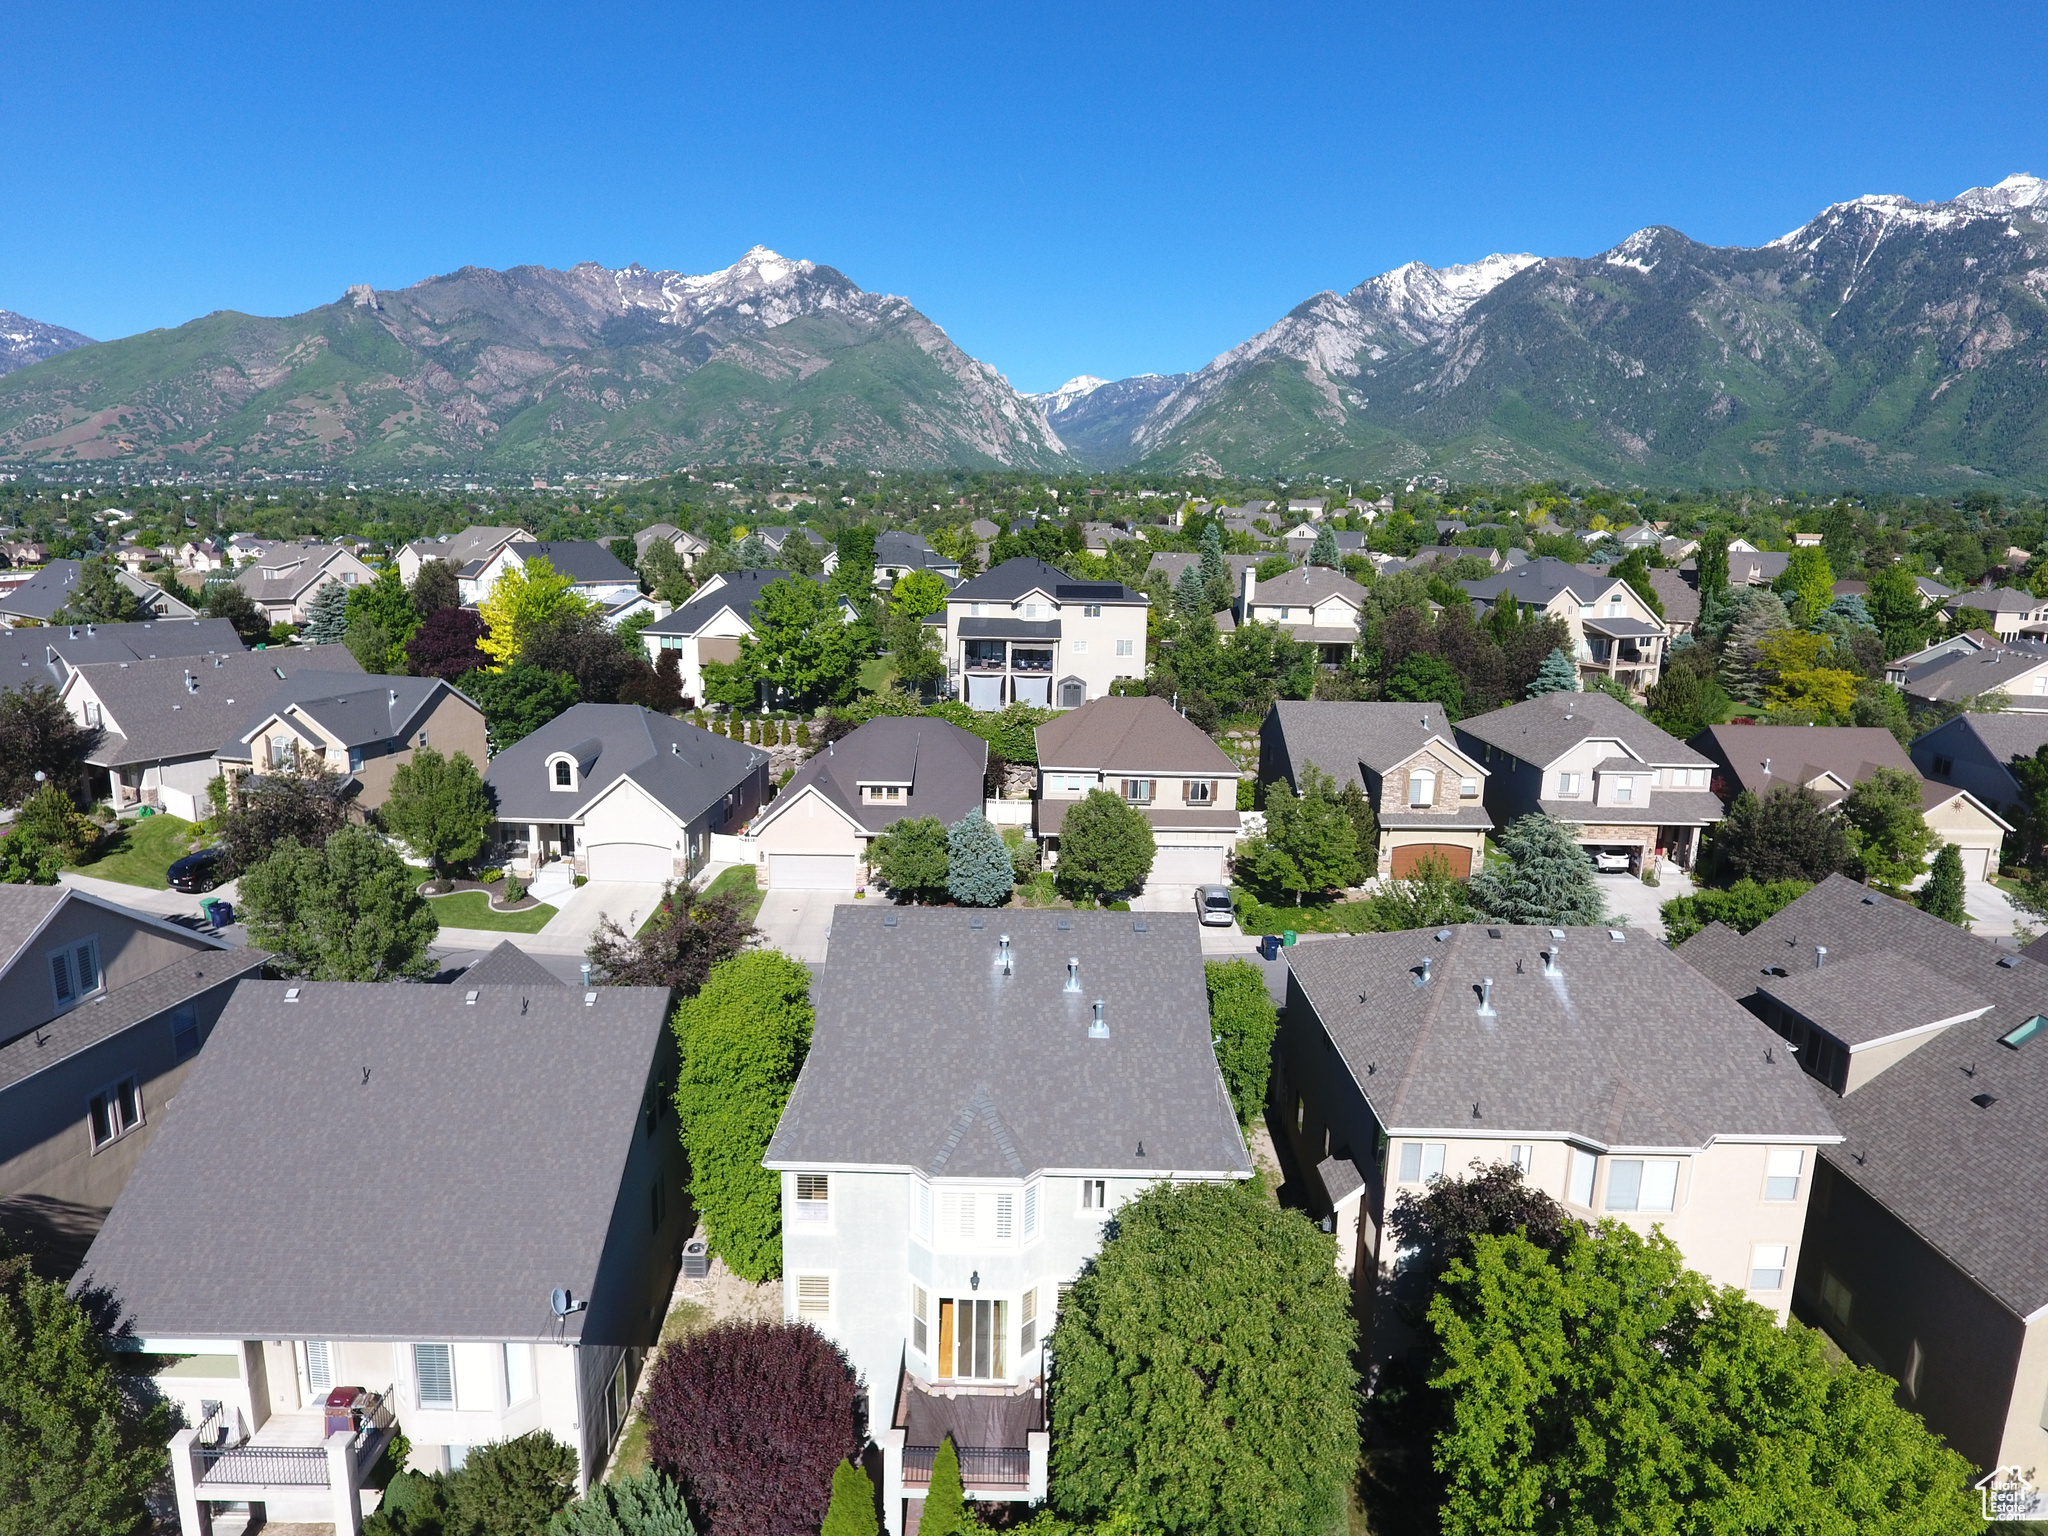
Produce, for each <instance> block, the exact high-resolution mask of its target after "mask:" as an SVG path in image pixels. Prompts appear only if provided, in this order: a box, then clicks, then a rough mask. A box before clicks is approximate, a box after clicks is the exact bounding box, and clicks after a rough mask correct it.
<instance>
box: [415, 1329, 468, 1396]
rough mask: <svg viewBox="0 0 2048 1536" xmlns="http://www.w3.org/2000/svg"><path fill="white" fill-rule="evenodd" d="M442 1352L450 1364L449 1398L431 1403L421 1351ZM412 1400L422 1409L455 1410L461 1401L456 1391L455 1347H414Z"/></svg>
mask: <svg viewBox="0 0 2048 1536" xmlns="http://www.w3.org/2000/svg"><path fill="white" fill-rule="evenodd" d="M423 1349H438V1350H441V1351H442V1352H443V1354H444V1357H445V1358H446V1360H447V1362H448V1396H447V1397H446V1398H441V1397H436V1398H433V1399H432V1400H431V1401H430V1400H429V1399H428V1397H427V1395H426V1381H425V1377H424V1374H423V1373H422V1371H421V1370H420V1351H421V1350H423ZM412 1399H413V1401H414V1402H415V1403H417V1404H419V1406H420V1407H422V1408H453V1407H454V1406H455V1405H456V1403H457V1402H458V1401H460V1399H459V1398H458V1397H457V1395H456V1391H455V1346H454V1345H453V1344H415V1345H413V1347H412Z"/></svg>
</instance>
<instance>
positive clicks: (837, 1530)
mask: <svg viewBox="0 0 2048 1536" xmlns="http://www.w3.org/2000/svg"><path fill="white" fill-rule="evenodd" d="M926 1508H927V1509H929V1508H930V1505H929V1504H927V1505H926ZM880 1526H881V1522H880V1521H878V1520H877V1519H876V1518H875V1485H874V1482H873V1480H872V1479H870V1478H869V1476H868V1475H867V1473H865V1472H863V1471H862V1470H861V1469H860V1468H859V1467H856V1466H855V1465H854V1464H853V1463H852V1462H850V1461H842V1462H841V1463H839V1465H838V1466H836V1467H834V1468H833V1469H832V1504H831V1507H830V1508H829V1509H827V1510H826V1511H825V1524H824V1526H823V1528H822V1529H820V1531H819V1532H818V1536H877V1532H878V1531H879V1530H880ZM918 1529H919V1530H920V1531H922V1530H923V1529H924V1527H923V1526H922V1525H920V1526H919V1527H918Z"/></svg>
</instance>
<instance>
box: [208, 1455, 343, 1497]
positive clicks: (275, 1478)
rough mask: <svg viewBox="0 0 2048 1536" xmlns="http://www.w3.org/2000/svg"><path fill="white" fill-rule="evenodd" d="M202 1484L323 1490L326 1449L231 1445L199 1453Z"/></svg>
mask: <svg viewBox="0 0 2048 1536" xmlns="http://www.w3.org/2000/svg"><path fill="white" fill-rule="evenodd" d="M199 1481H200V1482H201V1483H202V1484H223V1483H232V1484H234V1485H236V1486H237V1487H266V1488H325V1487H326V1486H327V1448H326V1447H325V1446H322V1445H247V1444H244V1445H231V1446H228V1447H226V1448H225V1449H223V1450H202V1451H200V1452H199Z"/></svg>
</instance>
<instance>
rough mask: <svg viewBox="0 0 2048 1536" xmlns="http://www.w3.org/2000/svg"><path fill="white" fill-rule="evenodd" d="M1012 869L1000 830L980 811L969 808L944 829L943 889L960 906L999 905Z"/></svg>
mask: <svg viewBox="0 0 2048 1536" xmlns="http://www.w3.org/2000/svg"><path fill="white" fill-rule="evenodd" d="M1016 873H1017V872H1016V866H1015V865H1014V864H1013V863H1012V862H1011V860H1010V850H1009V849H1008V848H1007V847H1005V846H1004V845H1003V838H1002V834H1001V833H1000V832H998V831H996V829H995V828H994V827H992V826H990V825H989V823H988V818H987V817H986V816H984V815H982V814H981V812H979V811H969V812H968V813H967V814H966V815H965V816H962V817H961V818H960V819H959V820H958V821H956V822H954V823H953V825H952V827H951V829H950V830H949V831H948V832H947V833H946V889H947V891H948V892H950V893H951V894H952V897H953V899H954V900H955V901H957V902H959V903H960V905H961V906H963V907H999V906H1001V905H1002V904H1003V903H1004V902H1006V901H1008V900H1009V899H1010V891H1011V888H1012V887H1013V886H1014V885H1015V884H1016Z"/></svg>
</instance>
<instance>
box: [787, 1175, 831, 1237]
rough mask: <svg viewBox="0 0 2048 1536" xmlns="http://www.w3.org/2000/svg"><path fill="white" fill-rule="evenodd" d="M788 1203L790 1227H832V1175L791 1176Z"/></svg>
mask: <svg viewBox="0 0 2048 1536" xmlns="http://www.w3.org/2000/svg"><path fill="white" fill-rule="evenodd" d="M807 1191H808V1192H807ZM789 1203H790V1209H791V1223H792V1225H797V1226H807V1227H810V1226H817V1227H830V1226H831V1225H832V1175H830V1174H829V1173H797V1174H791V1175H790V1201H789Z"/></svg>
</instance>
